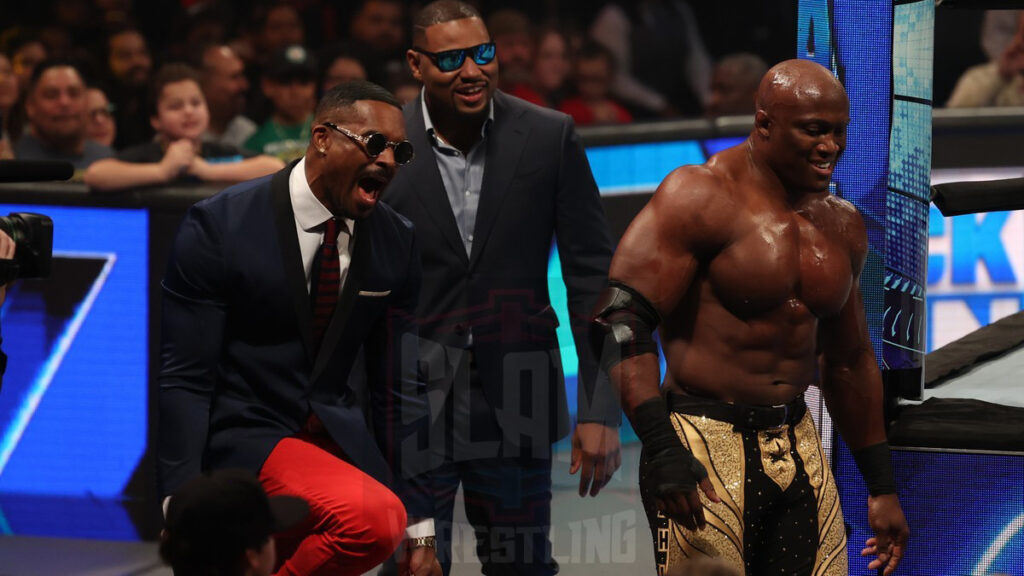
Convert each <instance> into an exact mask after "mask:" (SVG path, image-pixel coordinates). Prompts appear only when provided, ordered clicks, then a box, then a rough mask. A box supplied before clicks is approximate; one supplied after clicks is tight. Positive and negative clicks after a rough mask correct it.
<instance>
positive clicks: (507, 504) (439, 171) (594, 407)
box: [384, 0, 621, 574]
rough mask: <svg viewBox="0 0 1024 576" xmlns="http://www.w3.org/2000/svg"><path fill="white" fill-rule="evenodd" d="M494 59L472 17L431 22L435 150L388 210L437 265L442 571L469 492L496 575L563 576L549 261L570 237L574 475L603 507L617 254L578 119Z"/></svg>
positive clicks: (435, 374) (436, 11) (431, 340)
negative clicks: (576, 362)
mask: <svg viewBox="0 0 1024 576" xmlns="http://www.w3.org/2000/svg"><path fill="white" fill-rule="evenodd" d="M494 56H495V51H494V46H493V43H491V38H490V35H489V34H488V31H487V28H486V27H485V25H484V23H483V20H482V19H481V18H480V15H479V13H477V11H476V10H475V9H473V8H471V7H470V6H468V5H466V4H464V3H461V2H453V1H448V0H445V1H441V2H434V3H431V4H429V5H427V6H426V7H424V8H423V9H422V10H421V11H420V12H419V14H418V16H417V19H416V22H415V24H414V28H413V49H411V50H409V51H408V53H407V60H408V62H409V65H410V67H411V69H412V72H413V75H414V76H415V77H416V79H417V80H421V81H422V82H423V84H424V89H423V96H422V97H421V98H417V99H416V100H414V101H413V102H411V103H410V104H408V105H407V106H406V107H405V118H406V129H407V132H408V134H409V138H410V141H412V142H413V146H415V147H416V149H417V150H418V151H419V152H418V154H417V156H416V158H415V159H414V160H413V161H412V162H411V163H410V165H409V166H408V167H407V168H405V169H403V170H402V172H401V173H400V174H399V175H398V176H396V178H395V180H394V181H393V182H392V183H391V185H390V186H389V187H388V189H387V190H385V192H384V199H385V201H387V202H388V203H389V204H390V205H391V206H393V207H394V208H395V209H396V210H397V211H398V212H399V213H401V214H403V215H404V216H406V217H407V218H409V219H410V220H412V221H413V223H414V224H415V225H416V228H417V235H418V238H419V240H420V246H421V249H422V252H423V287H422V291H421V294H420V302H419V306H418V308H417V314H418V316H419V320H420V335H421V338H422V340H421V342H420V352H421V363H420V370H421V377H423V378H424V379H425V380H426V381H427V384H428V389H429V390H430V392H429V394H430V397H431V412H432V414H431V418H432V431H431V443H432V445H433V452H434V455H435V460H434V465H435V469H434V471H433V472H434V488H435V497H436V499H437V501H436V504H435V506H436V510H437V512H436V515H435V518H436V519H437V522H438V526H437V530H438V557H439V558H440V560H441V564H442V566H443V567H444V568H445V570H446V571H448V570H449V569H450V565H451V561H452V559H451V555H450V546H451V536H452V527H451V519H452V509H453V507H454V499H455V494H456V491H457V490H458V487H459V485H460V483H461V484H462V487H463V491H464V496H465V503H466V513H467V516H468V518H469V520H470V522H471V523H472V524H473V527H474V530H475V532H476V536H477V538H476V540H477V556H478V558H479V559H480V561H481V562H482V563H483V565H484V572H485V573H487V574H496V573H509V572H515V573H520V574H527V573H528V574H551V573H554V572H555V571H556V570H557V569H558V566H557V564H556V563H555V562H554V561H553V560H552V557H551V543H550V540H549V538H548V532H549V530H550V523H551V521H550V515H551V461H552V456H551V444H552V442H554V441H556V440H558V439H560V438H562V437H564V436H565V435H566V434H568V432H569V427H570V423H569V412H568V408H567V400H566V394H565V385H564V381H563V375H562V370H561V357H560V354H559V345H558V340H557V337H556V333H555V328H556V326H557V325H558V319H557V317H556V315H555V312H554V311H553V310H552V308H551V304H550V300H549V297H548V258H549V256H550V254H551V246H552V242H553V239H555V238H557V242H558V250H559V253H560V256H561V262H562V271H563V276H564V278H565V283H566V286H567V288H568V297H569V310H570V313H571V314H572V328H573V335H574V337H575V341H576V349H577V352H578V354H579V356H580V371H579V383H580V385H579V388H580V393H579V395H578V396H579V401H578V409H577V422H578V425H577V426H576V429H575V433H574V435H573V456H572V465H571V467H570V471H571V472H573V473H575V472H576V471H579V470H582V473H581V480H580V494H581V495H585V494H587V493H590V494H591V495H596V494H597V493H598V491H599V490H600V489H601V487H602V486H604V485H605V483H606V482H607V481H608V480H609V478H610V477H611V475H612V473H613V472H614V471H615V470H616V469H617V468H618V466H619V437H618V423H619V418H620V414H621V412H620V410H619V408H618V404H617V401H616V400H615V399H614V398H613V395H611V394H608V393H607V392H608V391H607V390H604V389H603V388H601V387H600V386H597V383H598V371H597V367H596V363H595V361H594V358H593V356H592V355H591V353H590V351H589V350H588V347H587V346H586V344H585V342H586V340H585V338H586V336H585V335H586V325H587V316H588V314H589V312H590V311H591V308H592V306H593V304H594V301H595V298H596V296H597V294H598V293H599V292H600V291H601V289H602V288H603V286H602V282H603V281H604V279H605V278H606V275H607V270H608V264H609V261H610V259H611V241H610V239H609V235H608V231H607V226H606V224H605V218H604V213H603V211H602V208H601V205H600V201H599V197H598V191H597V186H596V185H595V183H594V179H593V176H592V175H591V173H590V167H589V165H588V163H587V160H586V156H585V155H584V153H583V149H582V147H581V145H580V143H579V140H578V138H577V136H576V133H575V131H574V129H573V124H572V121H571V120H570V119H569V118H568V117H567V116H565V115H563V114H560V113H557V112H553V111H550V110H545V109H542V108H538V107H536V106H533V105H531V104H528V103H526V102H524V101H522V100H519V99H516V98H513V97H510V96H508V95H505V94H502V93H500V92H497V91H496V86H497V83H498V63H497V61H496V59H495V58H494ZM603 384H604V386H605V387H606V386H607V380H604V381H603ZM435 401H436V404H435ZM435 406H436V407H437V408H439V410H436V411H435Z"/></svg>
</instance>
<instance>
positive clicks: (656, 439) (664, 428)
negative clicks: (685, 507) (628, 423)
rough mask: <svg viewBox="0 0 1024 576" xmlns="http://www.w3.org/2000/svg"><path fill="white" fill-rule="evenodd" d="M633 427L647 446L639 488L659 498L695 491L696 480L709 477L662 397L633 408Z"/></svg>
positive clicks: (641, 464)
mask: <svg viewBox="0 0 1024 576" xmlns="http://www.w3.org/2000/svg"><path fill="white" fill-rule="evenodd" d="M632 422H633V430H634V431H636V435H637V436H638V437H639V438H640V441H641V442H642V443H643V445H644V458H643V460H641V461H640V489H641V490H642V491H644V492H645V493H647V494H651V495H652V496H654V497H656V498H665V497H667V496H669V495H671V494H673V493H677V492H692V491H694V490H696V489H697V482H699V481H701V480H703V479H704V478H707V475H708V472H707V470H705V469H704V465H703V464H701V463H700V462H699V461H698V460H697V459H696V458H694V457H693V454H691V453H690V451H689V450H687V449H686V448H685V447H684V446H683V444H682V442H681V441H680V440H679V436H677V435H676V430H675V428H674V427H673V426H672V420H671V419H670V418H669V415H668V408H667V407H666V406H665V401H664V400H662V399H661V398H652V399H650V400H647V401H646V402H644V403H642V404H640V405H639V406H637V407H636V409H635V410H634V411H633V421H632Z"/></svg>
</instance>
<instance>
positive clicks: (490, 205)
mask: <svg viewBox="0 0 1024 576" xmlns="http://www.w3.org/2000/svg"><path fill="white" fill-rule="evenodd" d="M506 98H507V97H506V96H505V95H504V94H502V93H501V92H495V93H494V124H493V125H492V126H491V131H490V133H489V134H488V135H487V163H486V164H485V166H484V178H483V184H482V185H481V186H480V204H479V205H478V206H477V212H476V223H475V224H474V225H473V249H472V254H470V258H469V267H470V269H472V268H474V267H475V266H476V265H477V263H478V262H479V260H480V254H481V252H483V248H484V246H485V245H486V244H487V239H488V238H489V237H490V234H491V228H492V225H493V224H494V220H495V218H497V217H498V212H499V210H500V209H501V203H502V202H503V201H504V200H505V194H506V193H508V186H509V183H510V182H512V178H513V177H514V176H515V173H516V168H517V167H518V166H519V159H520V158H521V157H522V154H523V149H524V148H525V146H526V137H527V135H528V134H529V128H528V127H526V126H524V125H523V124H522V123H520V122H517V120H518V118H519V116H520V115H521V114H522V110H515V109H512V108H511V107H510V106H509V105H508V101H507V99H506ZM499 147H500V150H499ZM450 211H451V210H450V209H449V212H450ZM452 219H453V221H454V216H453V217H452Z"/></svg>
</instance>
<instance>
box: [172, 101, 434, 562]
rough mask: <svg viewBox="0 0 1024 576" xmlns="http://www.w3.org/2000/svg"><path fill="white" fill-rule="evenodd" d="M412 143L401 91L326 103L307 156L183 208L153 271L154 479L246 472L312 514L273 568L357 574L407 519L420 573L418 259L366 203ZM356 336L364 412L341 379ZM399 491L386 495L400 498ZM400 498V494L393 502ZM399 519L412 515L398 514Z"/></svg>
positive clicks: (402, 222)
mask: <svg viewBox="0 0 1024 576" xmlns="http://www.w3.org/2000/svg"><path fill="white" fill-rule="evenodd" d="M411 156H412V149H411V146H410V145H409V143H408V142H406V141H405V129H404V126H403V123H402V116H401V112H400V109H399V107H398V104H397V102H396V101H395V100H394V98H393V97H392V96H391V94H390V93H388V92H387V91H386V90H384V89H383V88H380V87H379V86H376V85H374V84H370V83H366V82H360V83H349V84H345V85H341V86H338V87H335V88H334V89H332V90H331V91H330V92H328V93H327V94H326V95H325V96H324V98H323V100H321V102H320V104H319V106H318V107H317V110H316V119H315V123H314V125H313V129H312V136H311V140H310V144H309V147H308V149H307V151H306V155H305V157H304V158H303V159H302V160H300V161H298V162H297V163H293V164H292V165H290V166H288V167H286V168H285V169H284V170H282V171H281V172H278V173H277V174H274V175H272V176H268V177H265V178H260V179H257V180H252V181H249V182H246V183H243V184H239V185H237V186H233V187H231V188H228V189H226V190H224V191H223V192H221V193H219V194H217V195H216V196H214V197H212V198H210V199H208V200H204V201H202V202H199V203H198V204H196V205H195V206H193V207H192V209H191V210H189V212H188V214H187V215H186V217H185V220H184V222H183V223H182V225H181V228H180V229H179V231H178V236H177V239H176V241H175V243H174V248H173V252H172V255H171V259H170V263H169V265H168V269H167V274H166V277H165V278H164V282H163V288H164V298H163V320H162V322H163V326H162V329H163V337H162V351H161V355H162V365H161V370H160V376H159V388H160V418H161V422H160V437H159V464H160V479H161V483H162V486H161V488H162V490H163V493H164V494H171V493H173V492H174V490H175V489H176V488H178V487H179V486H180V485H182V484H183V483H184V482H186V481H187V480H189V479H190V478H193V477H195V476H197V475H198V474H200V472H201V471H203V470H210V469H220V468H246V469H249V470H252V471H253V472H256V473H258V474H259V478H260V481H261V482H262V483H263V485H264V487H265V488H266V490H267V493H268V494H270V495H275V494H285V495H294V496H300V497H302V498H304V499H306V500H307V501H308V502H309V504H310V510H311V514H310V516H309V518H308V519H307V521H306V522H304V523H303V524H302V525H300V526H299V527H298V528H297V529H295V530H293V531H291V532H289V533H287V534H284V535H279V537H278V546H279V548H280V549H281V555H280V556H281V559H282V560H283V561H284V564H283V566H281V569H280V572H279V573H280V574H289V575H290V574H361V573H363V572H365V571H366V570H368V569H370V568H372V567H373V566H375V565H377V564H379V563H380V562H382V561H383V560H384V559H385V558H387V557H388V556H389V555H390V554H391V553H392V552H393V551H394V550H395V548H396V546H398V545H399V544H400V542H401V541H402V535H403V531H405V530H406V525H407V523H408V524H409V531H408V532H407V533H406V536H407V537H408V539H407V541H406V543H407V546H406V547H405V548H404V550H405V552H404V554H403V558H404V560H405V561H406V562H408V563H409V564H408V567H409V569H411V570H412V571H413V573H416V574H426V573H429V572H430V571H431V570H432V569H434V570H436V571H437V572H440V567H439V566H437V563H436V561H435V559H434V549H433V521H432V516H433V504H432V502H431V500H430V495H429V491H428V489H427V484H428V478H427V476H426V475H423V474H419V473H421V472H422V471H423V470H424V469H425V463H426V458H425V456H426V455H427V452H426V451H425V450H423V449H419V448H418V444H423V446H424V447H425V446H426V427H425V425H426V424H427V422H428V421H427V418H426V415H427V407H426V396H425V390H423V387H422V386H421V385H420V384H418V383H417V378H416V374H415V359H416V348H415V344H416V327H415V322H414V318H413V311H414V307H415V304H416V298H417V293H418V290H419V284H420V259H419V252H418V250H417V247H416V242H415V238H414V235H413V227H412V225H411V224H410V223H409V222H408V221H407V220H406V219H404V218H402V217H401V216H399V215H397V214H396V213H395V212H394V211H393V210H391V208H389V207H388V206H387V205H384V204H380V203H378V202H377V200H378V197H379V195H380V191H381V189H383V188H384V186H386V185H387V184H388V183H389V182H390V181H391V179H392V178H393V177H394V175H395V173H396V170H397V168H398V166H397V164H401V163H404V162H407V161H408V160H409V159H410V158H411ZM360 348H362V349H363V350H364V353H365V363H366V371H367V374H368V376H369V378H368V391H366V393H367V395H368V396H369V405H370V408H371V409H370V410H369V414H368V417H369V423H368V422H367V415H364V411H363V409H362V408H361V406H360V404H359V403H357V401H356V399H357V397H358V396H359V394H358V393H359V391H356V390H352V389H350V388H349V386H348V385H347V384H346V380H347V377H348V374H349V372H350V370H351V367H352V364H353V361H354V359H355V357H356V356H357V354H358V352H359V350H360ZM396 493H397V495H398V497H396V495H395V494H396ZM403 504H404V506H403ZM407 514H408V517H407Z"/></svg>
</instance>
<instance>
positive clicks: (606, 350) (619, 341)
mask: <svg viewBox="0 0 1024 576" xmlns="http://www.w3.org/2000/svg"><path fill="white" fill-rule="evenodd" d="M660 322H661V317H660V316H659V314H658V311H657V310H656V309H655V308H654V305H653V304H651V303H650V301H648V300H647V298H644V296H643V294H641V293H639V292H637V291H636V290H634V289H633V288H630V287H629V286H627V285H626V284H623V283H621V282H614V281H613V282H609V283H608V287H607V288H605V290H604V292H602V293H601V296H600V298H599V299H598V304H597V312H596V313H595V314H594V317H593V318H592V319H591V321H590V330H589V336H590V348H591V350H592V351H593V352H594V356H595V357H597V358H598V359H599V360H600V362H601V366H602V367H603V368H604V369H605V370H608V369H609V368H611V367H612V366H614V365H616V364H618V363H619V362H621V361H623V360H625V359H626V358H629V357H631V356H639V355H641V354H657V353H658V345H657V343H656V342H655V341H654V330H655V329H656V328H657V327H658V324H659V323H660Z"/></svg>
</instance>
